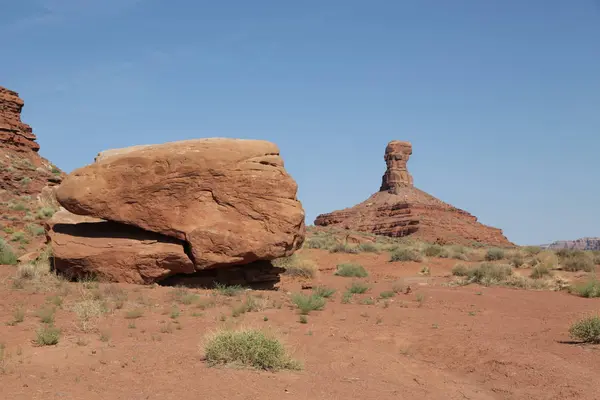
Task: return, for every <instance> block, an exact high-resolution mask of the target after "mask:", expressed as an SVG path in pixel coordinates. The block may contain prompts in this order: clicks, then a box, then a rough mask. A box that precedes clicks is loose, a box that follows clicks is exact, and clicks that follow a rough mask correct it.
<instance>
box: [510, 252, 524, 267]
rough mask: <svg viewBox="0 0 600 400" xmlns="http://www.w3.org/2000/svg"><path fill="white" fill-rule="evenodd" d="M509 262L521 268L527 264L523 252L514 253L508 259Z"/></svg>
mask: <svg viewBox="0 0 600 400" xmlns="http://www.w3.org/2000/svg"><path fill="white" fill-rule="evenodd" d="M508 263H509V264H510V265H512V266H513V267H515V268H521V267H522V266H523V264H525V259H524V258H523V256H522V255H521V253H514V254H513V255H511V256H510V257H509V259H508Z"/></svg>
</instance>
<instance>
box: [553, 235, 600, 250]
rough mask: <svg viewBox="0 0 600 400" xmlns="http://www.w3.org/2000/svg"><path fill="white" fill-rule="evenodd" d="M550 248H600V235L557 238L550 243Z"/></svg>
mask: <svg viewBox="0 0 600 400" xmlns="http://www.w3.org/2000/svg"><path fill="white" fill-rule="evenodd" d="M542 247H546V248H549V249H576V250H600V237H584V238H581V239H576V240H557V241H556V242H553V243H551V244H548V245H542Z"/></svg>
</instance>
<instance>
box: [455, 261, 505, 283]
mask: <svg viewBox="0 0 600 400" xmlns="http://www.w3.org/2000/svg"><path fill="white" fill-rule="evenodd" d="M452 273H453V274H454V275H456V276H463V277H465V278H466V283H480V284H482V285H486V286H488V285H493V284H500V283H502V282H503V281H505V280H506V279H507V278H508V277H509V276H511V275H512V268H511V267H510V265H504V264H492V263H481V264H479V265H477V266H474V267H470V268H466V267H465V268H464V269H463V268H462V267H459V266H458V265H457V266H455V267H454V268H453V270H452Z"/></svg>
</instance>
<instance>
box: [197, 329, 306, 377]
mask: <svg viewBox="0 0 600 400" xmlns="http://www.w3.org/2000/svg"><path fill="white" fill-rule="evenodd" d="M204 352H205V358H206V361H207V362H208V364H209V365H211V366H214V365H219V364H225V365H238V366H246V367H252V368H258V369H265V370H282V369H292V370H297V369H300V365H299V364H298V362H296V361H294V360H292V359H291V358H290V357H289V355H288V354H287V352H286V351H285V348H284V347H283V345H282V344H281V343H280V342H279V340H277V339H276V338H274V337H271V336H269V335H267V334H266V333H264V332H261V331H258V330H251V329H248V330H239V331H220V332H217V333H215V334H213V335H211V336H210V337H209V338H208V340H207V342H206V345H205V347H204Z"/></svg>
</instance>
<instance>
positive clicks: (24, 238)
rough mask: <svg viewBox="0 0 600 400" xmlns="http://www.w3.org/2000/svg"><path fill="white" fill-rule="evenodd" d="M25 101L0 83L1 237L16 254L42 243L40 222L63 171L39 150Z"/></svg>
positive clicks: (48, 213)
mask: <svg viewBox="0 0 600 400" xmlns="http://www.w3.org/2000/svg"><path fill="white" fill-rule="evenodd" d="M23 105H24V103H23V100H21V98H19V95H18V94H17V93H16V92H13V91H12V90H8V89H6V88H4V87H1V86H0V214H1V219H0V239H1V240H3V241H4V242H6V243H8V244H9V245H10V247H11V248H12V249H13V250H14V252H15V253H17V255H19V254H22V253H25V252H28V251H32V250H36V249H38V248H39V247H41V246H42V245H43V243H44V241H45V236H44V231H43V229H41V225H42V223H43V221H44V220H45V219H47V218H48V217H49V216H51V213H52V209H53V208H54V207H55V206H56V203H55V200H54V197H53V186H55V185H57V184H58V183H60V182H61V180H62V177H63V175H64V174H63V172H62V171H60V170H59V169H58V168H56V167H55V166H54V165H53V164H52V163H50V162H49V161H48V160H46V159H45V158H43V157H41V156H40V155H39V154H38V150H39V148H40V146H39V145H38V143H37V142H36V136H35V135H34V134H33V131H32V129H31V127H30V126H29V125H27V124H25V123H23V122H22V121H21V110H22V109H23Z"/></svg>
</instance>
